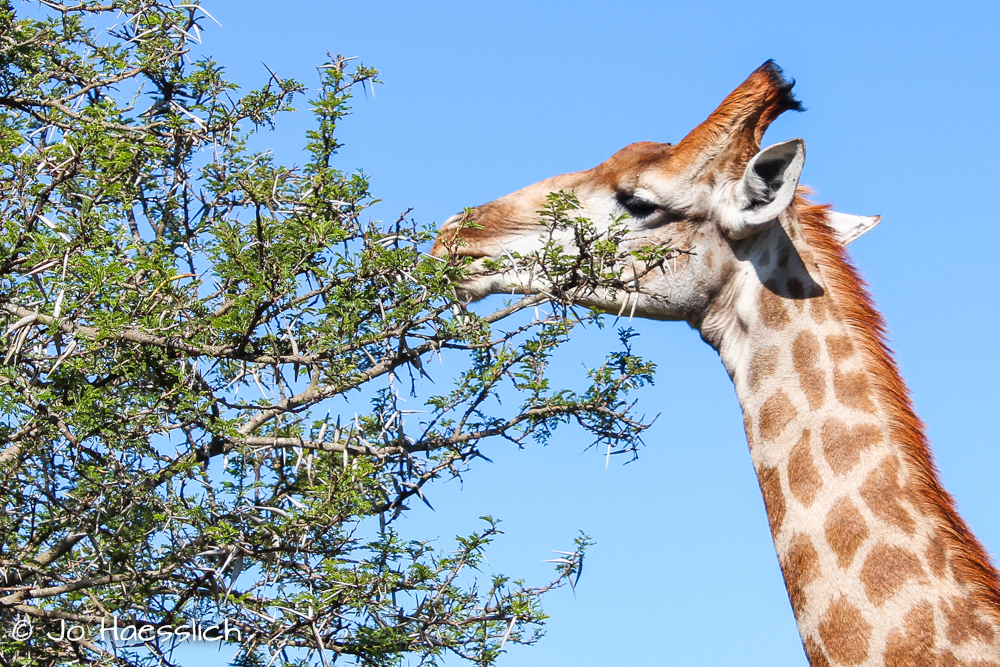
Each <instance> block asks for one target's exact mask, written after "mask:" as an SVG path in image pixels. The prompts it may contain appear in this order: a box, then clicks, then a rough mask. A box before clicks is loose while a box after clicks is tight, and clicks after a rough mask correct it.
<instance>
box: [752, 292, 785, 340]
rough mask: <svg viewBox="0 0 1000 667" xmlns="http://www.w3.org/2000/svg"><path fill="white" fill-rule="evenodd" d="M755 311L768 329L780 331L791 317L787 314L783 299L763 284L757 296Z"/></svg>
mask: <svg viewBox="0 0 1000 667" xmlns="http://www.w3.org/2000/svg"><path fill="white" fill-rule="evenodd" d="M757 312H758V314H759V315H760V319H761V321H762V322H763V323H764V325H765V326H766V327H768V328H769V329H774V330H776V331H781V330H782V329H784V328H785V327H786V326H788V323H789V322H791V321H792V318H791V317H790V316H789V315H788V309H787V308H786V307H785V300H784V299H782V298H781V297H780V296H778V295H777V294H775V293H774V292H772V291H771V290H770V289H768V287H767V286H764V287H762V288H761V290H760V296H758V297H757Z"/></svg>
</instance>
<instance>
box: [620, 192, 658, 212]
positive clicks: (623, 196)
mask: <svg viewBox="0 0 1000 667" xmlns="http://www.w3.org/2000/svg"><path fill="white" fill-rule="evenodd" d="M616 198H617V199H618V203H619V204H621V207H622V208H624V209H625V210H626V211H627V212H628V214H629V215H631V216H632V217H633V218H646V217H649V216H651V215H652V214H653V213H656V211H657V210H658V209H659V208H660V207H659V206H657V205H656V204H655V203H653V202H651V201H649V200H648V199H643V198H642V197H638V196H636V195H634V194H627V193H624V192H619V193H618V194H617V195H616Z"/></svg>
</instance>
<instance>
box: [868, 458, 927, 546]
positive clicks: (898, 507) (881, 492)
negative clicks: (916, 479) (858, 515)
mask: <svg viewBox="0 0 1000 667" xmlns="http://www.w3.org/2000/svg"><path fill="white" fill-rule="evenodd" d="M861 497H862V498H863V499H864V501H865V504H866V505H868V509H870V510H871V511H872V513H873V514H874V515H875V516H877V517H878V518H880V519H882V520H883V521H885V522H886V523H889V524H891V525H893V526H896V527H897V528H899V529H901V530H902V531H903V532H905V533H906V534H907V535H912V534H913V531H914V530H916V527H917V526H916V523H915V522H914V520H913V517H911V516H910V513H909V512H907V511H906V508H905V507H904V506H903V501H904V490H903V487H902V486H901V485H900V483H899V459H898V458H897V457H896V456H895V455H894V454H891V455H889V456H887V457H885V460H883V461H882V462H881V463H880V464H879V466H878V467H877V468H876V469H875V470H872V471H871V472H870V473H869V474H868V477H866V478H865V481H864V483H863V484H862V485H861Z"/></svg>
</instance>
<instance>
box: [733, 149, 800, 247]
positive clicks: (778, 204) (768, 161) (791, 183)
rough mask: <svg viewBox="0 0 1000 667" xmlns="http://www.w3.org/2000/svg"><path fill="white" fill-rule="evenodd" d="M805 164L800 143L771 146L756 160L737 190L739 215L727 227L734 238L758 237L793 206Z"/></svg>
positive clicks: (747, 169)
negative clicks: (759, 232) (756, 235)
mask: <svg viewBox="0 0 1000 667" xmlns="http://www.w3.org/2000/svg"><path fill="white" fill-rule="evenodd" d="M805 161H806V142H804V141H802V140H801V139H792V140H790V141H783V142H781V143H780V144H774V145H773V146H768V147H767V148H765V149H764V150H762V151H760V152H759V153H757V154H756V155H754V156H753V159H751V160H750V164H748V165H747V168H746V171H744V172H743V178H742V179H741V180H740V184H739V187H738V188H737V192H738V197H739V198H738V204H737V206H738V209H739V210H738V212H737V215H735V216H733V218H731V219H730V220H728V221H727V222H728V224H725V225H724V227H725V229H726V232H727V233H728V234H729V236H730V237H731V238H734V239H745V238H746V237H748V236H750V235H752V234H755V233H757V232H758V231H760V230H761V229H763V228H764V227H765V226H767V225H768V224H769V223H770V222H771V221H772V220H774V219H775V218H777V217H778V216H779V215H781V213H782V212H783V211H784V210H785V209H786V208H788V207H789V206H791V205H792V200H794V199H795V189H796V188H797V187H798V185H799V176H800V175H801V174H802V165H803V164H805Z"/></svg>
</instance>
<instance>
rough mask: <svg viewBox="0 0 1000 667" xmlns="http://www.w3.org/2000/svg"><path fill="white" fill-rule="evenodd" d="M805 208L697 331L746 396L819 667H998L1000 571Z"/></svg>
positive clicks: (848, 277)
mask: <svg viewBox="0 0 1000 667" xmlns="http://www.w3.org/2000/svg"><path fill="white" fill-rule="evenodd" d="M798 208H799V216H798V218H799V219H798V220H791V221H786V224H785V227H784V228H783V227H779V226H777V225H776V226H775V229H773V230H771V232H769V233H768V234H767V235H766V236H764V238H762V239H761V240H760V242H758V243H757V244H756V245H755V247H754V248H751V249H749V250H747V251H746V252H745V256H744V257H741V259H743V260H744V261H743V262H742V266H741V268H740V269H739V270H738V271H737V272H736V275H735V278H734V280H733V281H732V283H731V289H729V290H728V292H726V293H723V294H722V295H720V296H719V298H718V299H717V302H716V308H715V309H714V312H713V311H712V310H710V311H709V315H708V316H706V318H705V321H704V322H703V323H702V326H701V327H700V328H701V330H702V335H703V336H704V337H705V338H706V340H708V341H709V342H710V343H711V344H713V345H714V346H715V347H716V348H717V349H718V350H719V352H720V355H721V356H722V360H723V363H724V364H725V365H726V368H727V370H728V371H729V373H730V376H731V377H732V378H733V382H734V384H735V385H736V391H737V395H738V396H739V400H740V404H741V406H742V408H743V412H744V423H745V426H746V432H747V440H748V442H749V444H750V454H751V458H752V460H753V465H754V468H755V469H756V472H757V476H758V480H759V482H760V486H761V491H762V493H763V496H764V503H765V506H766V508H767V515H768V520H769V523H770V527H771V533H772V536H773V538H774V544H775V549H776V551H777V554H778V559H779V562H780V565H781V569H782V573H783V575H784V578H785V584H786V586H787V588H788V595H789V599H790V601H791V604H792V609H793V611H794V613H795V618H796V621H797V623H798V626H799V632H800V634H801V636H802V640H803V644H804V646H805V650H806V654H807V656H808V657H809V662H810V664H811V665H812V666H813V667H820V666H823V665H924V664H926V665H978V666H979V667H986V666H987V665H990V666H993V667H1000V604H998V600H1000V596H998V594H997V587H996V572H995V571H994V570H993V569H992V566H991V565H990V563H989V559H988V557H987V556H986V555H985V552H984V551H983V550H982V547H981V546H980V545H979V544H978V542H976V540H975V538H974V537H973V536H972V535H971V533H970V532H969V531H968V529H967V528H966V527H965V524H964V523H963V522H962V520H961V519H960V518H959V517H958V515H957V514H956V513H955V511H954V508H953V504H952V501H951V498H950V497H949V496H948V495H947V493H945V492H944V491H943V490H942V489H941V487H940V485H939V484H938V482H937V478H936V474H935V471H934V468H933V464H932V463H931V462H930V454H929V451H928V450H927V448H926V443H925V441H924V438H923V434H922V428H921V424H920V422H919V420H918V419H917V418H916V417H915V416H914V415H913V413H912V410H911V407H910V403H909V399H908V397H907V394H906V388H905V386H904V385H903V384H902V381H901V380H900V379H899V375H898V373H897V371H896V368H895V365H894V363H893V361H892V359H891V357H890V356H889V355H888V352H887V350H886V348H885V347H884V343H883V341H882V338H881V330H882V329H881V328H882V324H881V319H880V318H879V316H878V314H877V313H875V311H874V310H873V309H871V306H870V303H869V301H868V300H867V295H866V294H865V292H864V285H863V283H861V282H860V280H859V279H858V278H857V276H856V274H855V273H854V271H853V269H852V268H851V267H850V265H849V264H848V263H847V261H846V258H845V257H844V256H843V254H842V250H841V249H840V248H839V247H837V246H836V245H835V243H834V242H833V241H832V237H831V236H830V234H829V232H828V230H827V228H826V227H825V225H824V224H823V219H824V218H823V215H824V213H823V209H820V208H819V207H806V206H804V205H803V206H799V207H798ZM786 228H787V231H786ZM796 236H798V237H799V238H795V237H796ZM790 237H791V238H790ZM737 254H738V255H739V252H738V253H737Z"/></svg>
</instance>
